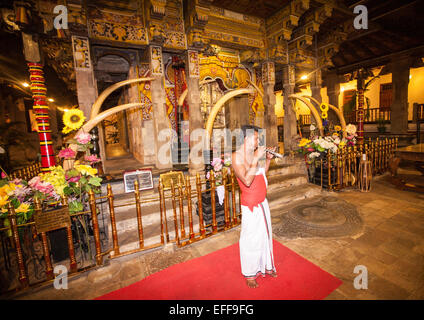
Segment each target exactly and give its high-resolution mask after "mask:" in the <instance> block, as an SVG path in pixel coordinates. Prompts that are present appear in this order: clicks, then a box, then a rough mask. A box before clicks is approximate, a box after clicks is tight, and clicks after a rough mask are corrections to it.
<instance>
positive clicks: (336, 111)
mask: <svg viewBox="0 0 424 320" xmlns="http://www.w3.org/2000/svg"><path fill="white" fill-rule="evenodd" d="M302 97H305V98H308V99H310V100H311V101H314V102H315V103H316V104H317V105H321V104H320V103H319V101H318V100H316V99H315V98H313V97H311V96H302ZM327 105H328V106H329V107H330V109H332V110H333V111H334V112H335V113H336V114H337V116H338V117H339V120H340V125H341V126H342V129H343V137H344V138H346V136H347V133H346V132H345V129H346V120H345V118H344V115H343V112H342V111H341V110H340V109H339V108H337V107H335V106H333V105H332V104H329V103H327Z"/></svg>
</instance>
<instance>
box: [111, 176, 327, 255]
mask: <svg viewBox="0 0 424 320" xmlns="http://www.w3.org/2000/svg"><path fill="white" fill-rule="evenodd" d="M321 194H322V189H321V187H319V186H316V185H312V184H302V185H299V186H295V187H290V188H287V190H277V191H273V192H269V193H268V194H267V199H268V202H269V206H270V210H271V216H272V217H278V216H280V215H281V212H282V211H286V210H288V208H290V207H292V206H295V205H298V204H299V203H300V202H301V201H303V200H304V199H312V198H314V197H317V196H319V195H321ZM236 208H237V210H238V203H237V205H236ZM192 212H193V216H192V217H193V230H194V232H195V233H198V232H199V231H200V226H199V217H198V216H197V214H196V205H195V204H193V206H192ZM184 213H185V214H184V224H185V233H186V236H188V235H189V232H190V230H189V223H188V221H189V220H188V210H187V207H186V206H185V207H184ZM133 215H134V216H135V211H134V213H133ZM150 216H153V214H150ZM166 216H167V220H166V221H167V229H168V234H169V240H170V241H173V240H174V239H175V227H174V226H175V225H174V216H173V210H172V209H168V210H167V215H166ZM177 216H178V221H180V216H179V209H177ZM142 221H143V236H144V246H145V247H147V246H149V245H154V244H158V243H160V241H161V238H160V230H161V226H160V216H159V214H157V215H155V217H154V218H153V219H152V218H151V217H149V215H147V216H144V215H143V220H142ZM117 226H119V227H118V243H119V246H120V251H121V252H125V251H129V250H133V249H137V248H139V237H138V231H137V220H136V218H132V219H127V220H124V221H122V224H119V222H118V223H117ZM179 228H180V226H179ZM164 232H165V230H164ZM179 235H181V234H180V230H179ZM111 236H112V235H111V232H109V237H110V239H111ZM164 236H165V235H164Z"/></svg>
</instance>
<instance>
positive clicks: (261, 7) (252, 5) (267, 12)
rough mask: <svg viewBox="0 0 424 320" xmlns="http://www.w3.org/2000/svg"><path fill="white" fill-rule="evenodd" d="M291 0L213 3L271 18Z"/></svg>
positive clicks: (216, 1) (220, 0) (232, 9)
mask: <svg viewBox="0 0 424 320" xmlns="http://www.w3.org/2000/svg"><path fill="white" fill-rule="evenodd" d="M290 1H291V0H213V1H212V5H214V6H216V7H220V8H224V9H227V10H231V11H235V12H239V13H243V14H247V15H251V16H255V17H258V18H263V19H266V18H269V17H270V16H272V15H273V14H274V13H277V11H279V10H280V9H281V8H282V7H284V6H285V5H287V4H288V3H290Z"/></svg>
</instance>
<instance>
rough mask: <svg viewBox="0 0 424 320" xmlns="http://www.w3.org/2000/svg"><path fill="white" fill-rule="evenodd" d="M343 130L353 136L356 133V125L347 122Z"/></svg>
mask: <svg viewBox="0 0 424 320" xmlns="http://www.w3.org/2000/svg"><path fill="white" fill-rule="evenodd" d="M345 131H346V133H347V134H348V135H349V136H353V135H354V134H355V133H356V126H355V125H354V124H351V123H349V124H348V125H347V126H346V129H345Z"/></svg>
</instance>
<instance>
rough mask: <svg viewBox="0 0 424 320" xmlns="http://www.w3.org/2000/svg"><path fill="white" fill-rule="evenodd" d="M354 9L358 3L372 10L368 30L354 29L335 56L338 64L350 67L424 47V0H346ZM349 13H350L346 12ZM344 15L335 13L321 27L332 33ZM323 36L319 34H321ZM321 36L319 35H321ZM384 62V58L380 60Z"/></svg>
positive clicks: (369, 10)
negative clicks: (423, 22)
mask: <svg viewBox="0 0 424 320" xmlns="http://www.w3.org/2000/svg"><path fill="white" fill-rule="evenodd" d="M344 2H345V4H346V6H347V7H348V8H349V9H350V10H352V11H353V7H354V6H355V5H356V4H363V5H365V6H366V7H367V9H368V24H369V25H368V29H367V30H356V29H353V30H352V32H350V34H349V35H348V37H347V39H346V41H344V42H343V43H342V44H341V45H340V48H339V51H338V52H337V53H336V54H335V55H334V56H333V58H332V60H333V63H334V66H335V67H336V68H338V69H349V66H352V67H354V65H355V64H358V63H360V62H361V63H365V62H369V63H370V64H372V63H373V61H376V63H377V61H378V60H379V59H378V58H381V57H388V56H389V55H392V54H394V53H399V52H403V51H407V50H410V49H413V48H417V47H420V46H424V28H422V21H423V20H424V1H422V0H368V1H367V0H362V1H358V0H356V1H353V0H345V1H344ZM346 14H347V13H346ZM337 19H340V14H339V15H338V14H337V13H336V15H333V17H332V18H330V19H329V20H328V21H326V22H325V23H324V24H323V25H322V26H321V28H320V31H322V32H326V31H327V32H328V30H329V28H331V27H332V26H334V25H335V24H337V23H338V22H339V21H337ZM318 36H319V35H318ZM318 39H319V38H318ZM380 62H381V59H380Z"/></svg>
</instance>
